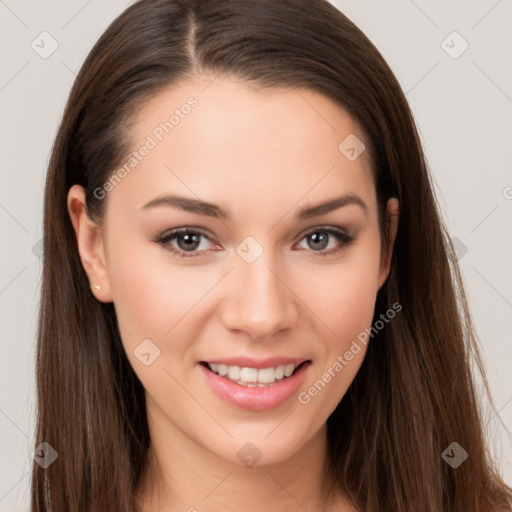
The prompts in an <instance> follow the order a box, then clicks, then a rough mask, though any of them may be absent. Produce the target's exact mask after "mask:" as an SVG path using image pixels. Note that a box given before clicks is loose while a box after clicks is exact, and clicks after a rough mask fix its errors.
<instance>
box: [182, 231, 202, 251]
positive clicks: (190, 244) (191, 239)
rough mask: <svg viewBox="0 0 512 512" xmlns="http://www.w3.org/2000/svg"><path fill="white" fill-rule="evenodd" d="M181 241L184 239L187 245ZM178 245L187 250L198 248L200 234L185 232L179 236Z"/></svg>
mask: <svg viewBox="0 0 512 512" xmlns="http://www.w3.org/2000/svg"><path fill="white" fill-rule="evenodd" d="M180 241H184V242H185V245H183V244H181V243H180ZM177 242H178V246H179V247H180V249H183V250H185V251H187V250H194V249H197V246H198V245H199V236H198V235H196V234H185V235H179V236H178V237H177Z"/></svg>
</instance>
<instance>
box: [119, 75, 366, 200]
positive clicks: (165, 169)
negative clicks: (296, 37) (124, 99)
mask: <svg viewBox="0 0 512 512" xmlns="http://www.w3.org/2000/svg"><path fill="white" fill-rule="evenodd" d="M130 125H131V129H130V139H131V146H132V149H133V151H135V152H139V153H144V156H143V157H140V155H139V156H138V157H137V161H136V162H135V161H132V162H131V163H132V164H135V165H133V167H129V166H128V167H127V169H129V172H128V173H126V174H128V177H127V178H126V179H124V180H123V183H122V186H119V187H116V190H115V191H114V192H115V193H114V194H112V195H113V196H115V195H120V194H128V195H130V196H131V197H132V199H134V200H135V201H136V202H139V203H140V202H142V201H145V200H149V199H151V198H152V197H151V195H153V196H154V195H156V194H162V193H165V192H184V193H187V194H188V195H195V196H198V197H201V198H204V199H205V200H210V201H212V202H223V203H226V202H229V201H230V200H233V201H234V200H235V198H236V199H238V200H239V201H240V205H241V206H243V205H247V204H249V202H252V201H254V200H256V201H260V206H265V204H267V205H270V204H271V203H274V202H276V201H278V202H279V203H281V204H284V205H288V206H291V205H293V204H294V203H297V202H298V201H300V200H301V198H305V199H311V201H314V199H315V197H316V196H318V197H320V198H321V199H325V198H326V197H328V196H334V195H336V194H338V193H358V194H359V195H363V196H365V197H366V201H367V202H368V203H371V202H372V199H373V198H374V184H373V178H372V172H371V168H370V158H369V154H368V153H369V152H368V151H366V150H362V148H364V146H363V144H364V143H365V141H366V137H365V135H364V133H363V132H362V130H361V129H360V127H359V126H358V125H357V123H356V122H355V121H354V120H353V119H352V118H351V117H350V116H349V115H348V113H347V112H346V111H345V110H344V109H343V108H341V107H339V106H338V105H337V104H335V103H334V102H333V101H331V100H330V99H328V98H327V97H325V96H323V95H321V94H320V93H318V92H315V91H312V90H309V89H291V88H290V89H285V88H261V87H255V86H252V85H249V84H248V83H245V82H241V81H237V80H233V79H229V78H226V77H217V78H215V77H195V78H193V79H190V80H187V81H184V82H182V83H180V84H179V85H175V86H173V87H170V88H169V89H167V90H165V91H162V92H160V93H159V94H157V95H155V96H154V97H153V98H151V99H150V100H149V101H147V102H146V103H145V105H144V106H143V107H142V108H140V109H139V111H138V112H137V113H136V115H134V117H133V119H132V120H131V123H130ZM366 142H367V141H366ZM358 144H359V145H358ZM366 145H368V144H366ZM144 146H145V147H147V148H150V149H146V150H144V151H139V150H140V149H142V148H143V147H144ZM347 147H348V149H349V150H351V149H354V148H355V150H356V151H357V152H359V151H361V150H362V153H361V155H360V156H359V157H358V158H353V156H354V152H353V151H352V153H350V152H349V153H347V152H346V150H347ZM356 156H357V153H356ZM128 158H129V156H128ZM128 158H127V159H126V160H125V161H124V162H123V164H125V163H127V162H128ZM123 164H121V165H123ZM306 196H307V197H306Z"/></svg>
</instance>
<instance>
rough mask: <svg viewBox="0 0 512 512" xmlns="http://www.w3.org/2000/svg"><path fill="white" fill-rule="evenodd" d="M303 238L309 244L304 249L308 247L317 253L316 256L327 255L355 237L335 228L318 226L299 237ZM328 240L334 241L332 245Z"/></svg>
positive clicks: (349, 242)
mask: <svg viewBox="0 0 512 512" xmlns="http://www.w3.org/2000/svg"><path fill="white" fill-rule="evenodd" d="M303 240H305V241H306V244H308V245H309V247H306V249H308V248H309V249H311V250H312V251H313V252H315V253H318V256H329V255H330V254H334V253H337V252H339V251H341V250H343V249H344V248H346V247H348V246H349V245H350V244H351V243H352V242H353V241H354V240H355V237H353V236H350V235H348V234H347V233H346V232H345V231H343V230H341V229H337V228H318V229H316V230H315V231H310V232H309V233H308V234H307V235H306V236H304V237H303V238H302V239H301V242H302V241H303ZM330 242H334V245H333V244H332V243H330ZM299 243H300V242H299ZM326 249H328V250H326Z"/></svg>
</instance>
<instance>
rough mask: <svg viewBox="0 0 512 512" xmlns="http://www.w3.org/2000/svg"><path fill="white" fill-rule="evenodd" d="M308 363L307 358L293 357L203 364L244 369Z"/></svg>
mask: <svg viewBox="0 0 512 512" xmlns="http://www.w3.org/2000/svg"><path fill="white" fill-rule="evenodd" d="M304 361H308V359H307V358H302V359H298V358H296V357H295V358H294V357H267V358H265V359H254V358H252V357H243V356H239V357H225V358H222V359H208V360H207V361H206V360H205V361H204V362H206V363H214V364H225V365H227V366H240V367H242V368H243V367H245V368H272V367H276V366H280V365H287V364H292V363H293V364H297V365H298V364H300V363H302V362H304Z"/></svg>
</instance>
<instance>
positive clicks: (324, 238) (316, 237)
mask: <svg viewBox="0 0 512 512" xmlns="http://www.w3.org/2000/svg"><path fill="white" fill-rule="evenodd" d="M308 239H309V241H310V242H312V244H310V246H311V248H312V249H320V250H321V249H325V248H326V247H327V245H328V241H329V235H328V234H327V233H324V232H323V231H318V232H316V233H311V234H310V235H309V236H308Z"/></svg>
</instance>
